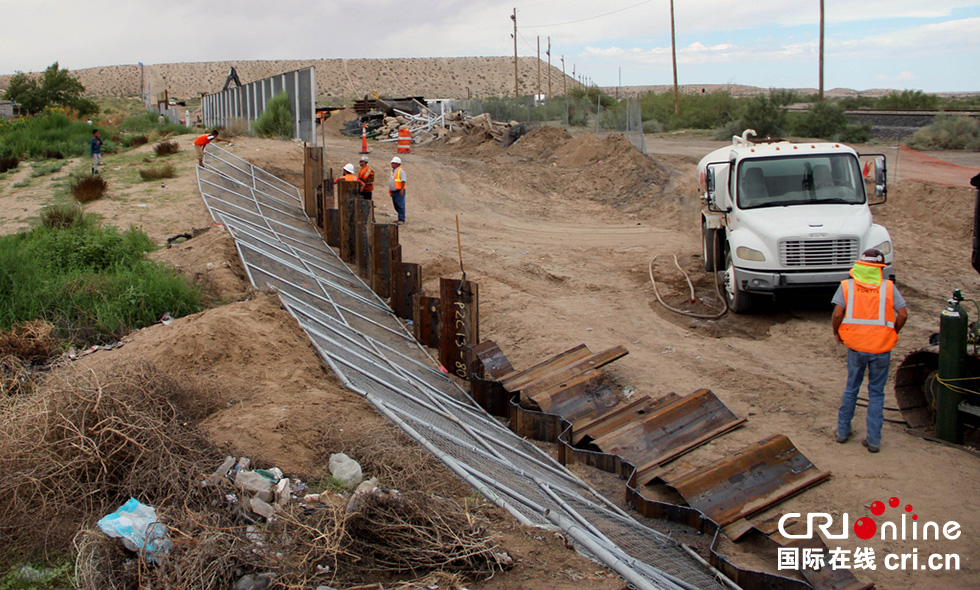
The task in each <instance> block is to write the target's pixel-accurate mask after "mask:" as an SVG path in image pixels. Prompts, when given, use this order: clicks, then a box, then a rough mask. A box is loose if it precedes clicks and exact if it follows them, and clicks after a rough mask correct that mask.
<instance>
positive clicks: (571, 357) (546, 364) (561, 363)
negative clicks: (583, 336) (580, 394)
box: [502, 344, 592, 393]
mask: <svg viewBox="0 0 980 590" xmlns="http://www.w3.org/2000/svg"><path fill="white" fill-rule="evenodd" d="M591 354H592V351H590V350H589V349H588V347H587V346H585V345H584V344H579V345H578V346H576V347H575V348H570V349H568V350H566V351H565V352H563V353H561V354H559V355H557V356H554V357H551V358H550V359H548V360H546V361H542V362H540V363H538V364H536V365H534V366H533V367H531V368H530V369H525V370H523V371H521V372H519V373H517V374H516V375H513V376H511V377H508V378H506V379H503V380H502V383H503V385H504V387H505V388H507V391H510V392H513V393H517V392H518V391H520V390H521V389H523V388H524V387H525V386H526V385H528V384H529V383H532V382H534V381H536V380H538V379H540V378H541V377H542V376H543V375H548V374H550V373H552V372H554V371H556V370H558V369H560V368H561V367H565V366H567V365H569V364H571V363H573V362H575V361H577V360H581V359H583V358H585V357H587V356H589V355H591Z"/></svg>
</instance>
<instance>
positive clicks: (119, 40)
mask: <svg viewBox="0 0 980 590" xmlns="http://www.w3.org/2000/svg"><path fill="white" fill-rule="evenodd" d="M515 7H516V9H517V24H518V53H519V54H520V55H522V56H534V55H536V53H537V42H536V39H537V37H538V36H540V37H541V45H542V47H541V51H542V59H546V56H545V55H544V51H545V49H546V47H547V38H548V37H549V36H550V38H551V47H552V65H555V66H557V67H560V66H561V63H560V61H559V57H560V56H562V55H564V58H565V66H566V71H567V72H568V73H571V71H572V68H573V67H574V68H575V71H576V73H577V74H584V75H585V76H587V77H588V78H589V79H590V80H591V81H593V82H594V83H596V84H599V85H601V86H615V85H616V84H618V83H619V81H620V71H621V72H622V74H621V80H622V83H623V85H654V84H670V83H671V81H672V73H671V61H670V60H671V57H670V20H669V19H670V11H669V0H645V1H644V0H607V1H606V2H595V1H594V0H588V1H585V0H530V1H517V0H511V1H510V2H501V1H498V0H483V1H475V0H429V1H428V2H426V3H424V4H423V3H417V2H406V1H405V0H374V1H373V2H369V3H351V2H344V3H341V2H323V1H319V2H317V1H314V2H310V1H309V0H279V1H278V2H276V3H272V2H268V1H267V0H237V1H230V0H203V1H202V0H169V1H168V2H166V3H159V2H149V1H147V0H97V1H96V0H32V1H30V2H23V1H21V0H16V1H15V0H0V14H3V15H4V26H3V35H2V38H3V40H4V42H3V46H4V49H5V51H3V52H0V73H13V72H15V71H35V70H40V69H43V68H45V67H46V66H48V65H49V64H51V63H52V62H54V61H59V62H60V63H61V65H62V67H66V68H69V69H81V68H87V67H94V66H101V65H116V64H135V63H137V62H140V61H142V62H144V63H148V64H150V63H170V62H191V61H212V60H236V59H241V60H247V59H306V58H352V59H353V58H383V57H453V56H482V55H501V56H511V55H513V41H512V38H511V33H512V32H513V22H512V21H511V19H510V15H511V13H512V11H513V9H514V8H515ZM674 8H675V22H676V28H677V52H678V53H677V60H678V77H679V82H680V83H681V84H727V83H733V84H748V85H753V86H761V87H793V88H807V87H809V88H815V87H816V86H817V83H818V78H817V75H818V61H817V58H818V49H817V48H818V40H819V25H818V23H819V0H753V1H752V2H747V3H738V2H731V1H730V0H686V1H685V0H675V7H674ZM825 15H826V32H825V38H826V47H825V74H824V87H825V88H826V89H828V90H829V89H832V88H838V87H840V88H853V89H856V90H866V89H870V88H892V89H898V90H901V89H918V90H924V91H927V92H946V91H963V92H966V91H970V92H977V91H980V74H978V70H980V0H939V1H934V2H927V1H925V0H861V1H860V2H854V1H853V0H825Z"/></svg>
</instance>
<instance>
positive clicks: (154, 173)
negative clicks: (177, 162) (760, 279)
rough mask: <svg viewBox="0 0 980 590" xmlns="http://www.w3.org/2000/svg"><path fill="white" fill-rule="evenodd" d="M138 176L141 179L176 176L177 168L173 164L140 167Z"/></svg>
mask: <svg viewBox="0 0 980 590" xmlns="http://www.w3.org/2000/svg"><path fill="white" fill-rule="evenodd" d="M139 172H140V178H142V179H143V180H160V179H161V178H173V177H174V176H177V168H176V167H175V166H174V165H173V164H160V165H159V166H147V167H146V168H140V169H139Z"/></svg>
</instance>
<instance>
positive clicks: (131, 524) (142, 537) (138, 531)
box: [98, 498, 174, 563]
mask: <svg viewBox="0 0 980 590" xmlns="http://www.w3.org/2000/svg"><path fill="white" fill-rule="evenodd" d="M98 524H99V528H100V529H102V532H104V533H105V534H107V535H109V536H110V537H113V538H116V539H122V543H123V545H124V546H125V547H126V549H129V550H130V551H136V552H138V553H140V554H141V555H145V556H146V559H147V561H149V562H151V563H156V562H158V561H159V560H160V559H161V558H162V557H164V556H165V555H167V554H168V553H170V549H171V548H172V547H173V545H174V544H173V541H171V540H170V537H168V536H167V527H165V526H164V525H162V524H160V522H159V521H158V519H157V512H156V510H154V509H153V507H151V506H147V505H146V504H142V503H140V501H139V500H137V499H136V498H130V499H129V501H128V502H126V503H125V504H123V505H122V506H120V507H119V509H118V510H116V511H115V512H113V513H112V514H108V515H106V516H104V517H102V518H101V519H100V520H99V523H98Z"/></svg>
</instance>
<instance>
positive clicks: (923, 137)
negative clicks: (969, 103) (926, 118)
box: [908, 114, 980, 152]
mask: <svg viewBox="0 0 980 590" xmlns="http://www.w3.org/2000/svg"><path fill="white" fill-rule="evenodd" d="M908 145H909V146H911V147H914V148H915V149H918V150H968V151H973V152H976V151H980V123H978V122H977V121H976V120H975V119H972V118H969V117H956V116H950V115H945V114H940V115H938V116H937V117H936V118H935V119H934V120H933V122H932V123H931V124H929V125H928V126H927V127H923V128H922V129H919V130H918V131H916V132H915V135H913V136H912V139H910V140H909V142H908Z"/></svg>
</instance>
